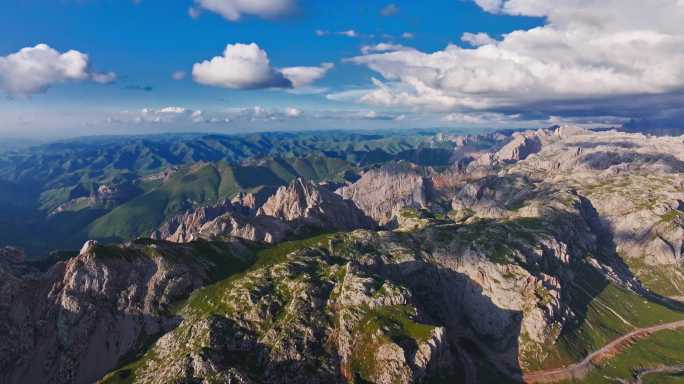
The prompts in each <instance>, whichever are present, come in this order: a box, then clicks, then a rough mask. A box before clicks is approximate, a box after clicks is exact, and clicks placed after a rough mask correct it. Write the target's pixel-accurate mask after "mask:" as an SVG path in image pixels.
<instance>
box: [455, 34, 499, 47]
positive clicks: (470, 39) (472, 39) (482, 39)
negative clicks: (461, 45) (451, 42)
mask: <svg viewBox="0 0 684 384" xmlns="http://www.w3.org/2000/svg"><path fill="white" fill-rule="evenodd" d="M461 41H463V42H466V43H468V44H470V45H472V46H473V47H480V46H482V45H487V44H495V43H496V40H494V39H493V38H492V37H491V36H489V35H488V34H486V33H484V32H479V33H470V32H466V33H464V34H463V36H461Z"/></svg>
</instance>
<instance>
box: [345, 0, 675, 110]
mask: <svg viewBox="0 0 684 384" xmlns="http://www.w3.org/2000/svg"><path fill="white" fill-rule="evenodd" d="M476 3H477V4H478V5H479V6H480V7H482V9H484V10H485V11H488V12H492V13H496V14H509V15H521V16H537V17H543V18H545V24H544V25H543V26H541V27H536V28H532V29H529V30H518V31H514V32H511V33H508V34H506V35H504V36H503V38H502V40H501V41H498V42H496V41H493V40H491V41H489V40H488V39H487V38H486V37H487V36H486V35H484V34H482V35H479V34H467V35H464V36H463V39H464V40H465V41H467V42H469V43H471V44H473V45H475V47H473V48H462V47H459V46H456V45H448V46H447V47H446V48H445V49H443V50H441V51H436V52H432V53H427V52H420V51H417V50H394V51H389V52H368V53H367V54H364V55H363V56H359V57H355V58H352V59H351V60H350V61H351V62H354V63H357V64H360V65H366V66H368V67H369V68H370V69H372V70H374V71H376V72H377V73H379V74H380V75H381V76H382V80H379V79H375V80H374V82H373V83H374V85H375V88H374V89H373V90H372V91H369V92H367V93H366V94H364V95H363V96H361V97H360V98H359V100H360V101H363V102H367V103H372V104H380V105H390V106H399V105H402V106H411V107H413V106H418V107H427V108H431V109H442V110H458V109H515V108H523V107H524V106H530V105H540V104H542V103H543V104H544V105H545V107H546V106H548V105H551V104H553V105H555V106H556V107H558V106H559V105H563V104H564V103H569V102H575V101H577V100H588V99H591V100H594V102H596V100H607V99H611V98H615V97H616V96H619V95H625V96H626V95H644V94H667V93H671V92H680V90H681V89H682V88H684V23H682V22H681V20H684V6H682V5H681V2H679V0H605V1H601V2H598V3H597V2H595V1H591V0H476ZM616 10H619V12H617V11H616ZM631 101H632V102H633V99H632V100H631Z"/></svg>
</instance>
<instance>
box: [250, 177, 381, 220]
mask: <svg viewBox="0 0 684 384" xmlns="http://www.w3.org/2000/svg"><path fill="white" fill-rule="evenodd" d="M257 215H263V216H270V217H275V218H278V219H281V220H283V221H286V222H303V223H307V224H310V225H313V226H317V227H320V228H324V229H335V230H341V231H350V230H354V229H359V228H372V227H373V226H374V224H373V222H372V220H370V219H369V218H368V217H367V216H366V215H365V214H364V213H363V211H361V210H360V209H359V208H358V207H357V206H356V205H355V204H354V202H353V201H351V200H346V199H343V198H342V197H341V196H340V195H337V194H335V193H334V192H331V191H329V190H327V189H325V188H320V187H319V186H317V185H316V184H314V183H312V182H310V181H305V180H302V179H296V180H294V181H293V182H292V183H290V185H288V186H287V187H280V188H279V189H278V191H277V192H276V194H275V195H273V196H271V198H269V199H268V200H267V201H266V203H265V204H264V205H263V206H261V208H259V211H258V213H257Z"/></svg>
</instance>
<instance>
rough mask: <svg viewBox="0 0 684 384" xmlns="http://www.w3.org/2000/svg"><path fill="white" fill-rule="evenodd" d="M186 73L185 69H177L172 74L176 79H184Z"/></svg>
mask: <svg viewBox="0 0 684 384" xmlns="http://www.w3.org/2000/svg"><path fill="white" fill-rule="evenodd" d="M185 75H186V73H185V71H176V72H174V73H172V74H171V78H172V79H174V80H176V81H178V80H183V79H185Z"/></svg>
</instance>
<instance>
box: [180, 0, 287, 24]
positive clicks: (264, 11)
mask: <svg viewBox="0 0 684 384" xmlns="http://www.w3.org/2000/svg"><path fill="white" fill-rule="evenodd" d="M195 6H196V7H193V8H190V11H189V12H190V16H192V17H193V18H196V17H198V16H199V10H198V9H204V10H207V11H210V12H214V13H217V14H219V15H221V16H223V17H224V18H225V19H226V20H229V21H237V20H239V19H240V18H241V17H242V16H244V15H248V16H257V17H261V18H273V17H278V16H283V15H286V14H288V13H290V12H292V11H293V10H294V9H295V7H296V2H295V0H195Z"/></svg>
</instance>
